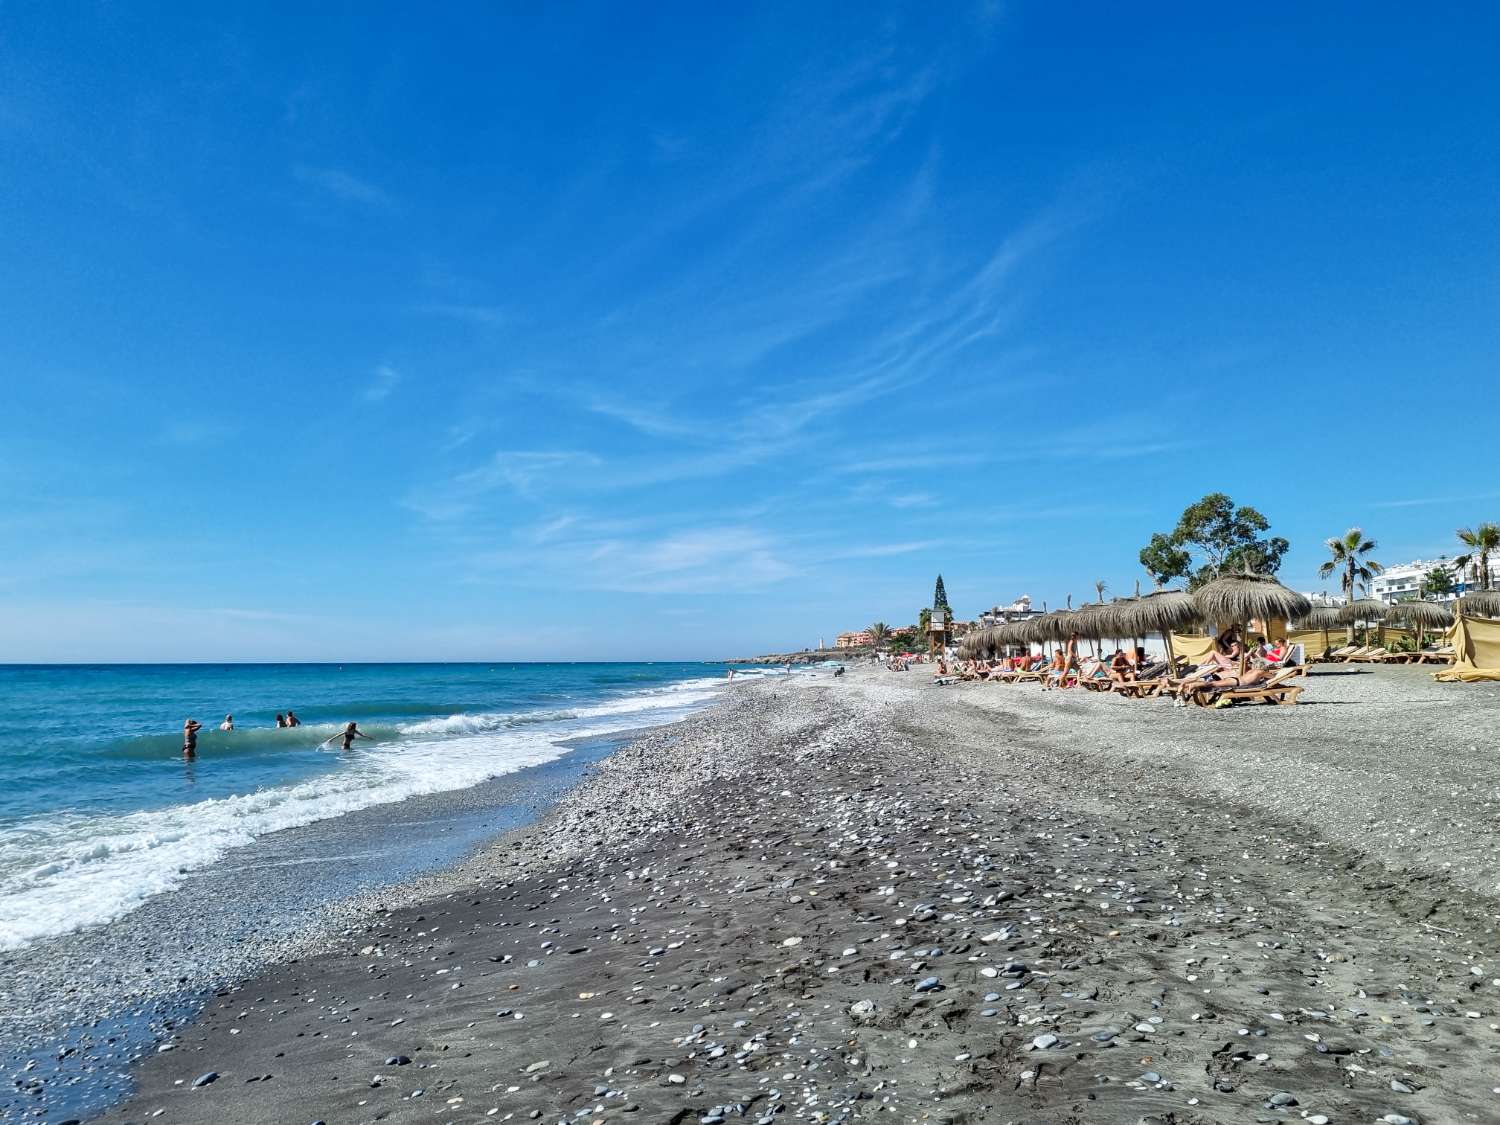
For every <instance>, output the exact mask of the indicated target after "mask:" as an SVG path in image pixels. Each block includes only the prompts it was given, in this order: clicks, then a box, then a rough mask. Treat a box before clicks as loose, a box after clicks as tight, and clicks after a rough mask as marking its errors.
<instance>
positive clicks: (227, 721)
mask: <svg viewBox="0 0 1500 1125" xmlns="http://www.w3.org/2000/svg"><path fill="white" fill-rule="evenodd" d="M219 729H220V730H233V729H234V716H233V715H225V716H224V721H223V722H222V723H220V724H219Z"/></svg>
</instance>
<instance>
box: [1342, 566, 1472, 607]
mask: <svg viewBox="0 0 1500 1125" xmlns="http://www.w3.org/2000/svg"><path fill="white" fill-rule="evenodd" d="M1439 567H1441V568H1442V569H1444V570H1446V571H1447V572H1448V573H1449V574H1450V575H1452V577H1453V591H1454V592H1453V593H1451V594H1445V595H1443V597H1442V598H1441V600H1442V601H1447V602H1451V601H1452V600H1453V599H1454V598H1456V597H1458V596H1459V595H1460V594H1462V593H1463V592H1464V591H1465V590H1466V589H1467V588H1468V586H1469V584H1470V583H1471V582H1473V580H1474V569H1473V567H1472V566H1469V567H1465V568H1464V572H1463V573H1462V574H1457V573H1455V572H1454V568H1453V560H1452V559H1418V560H1417V561H1415V562H1409V563H1406V564H1404V565H1402V566H1388V567H1386V568H1385V570H1384V571H1383V572H1381V573H1380V574H1377V575H1376V576H1375V578H1374V580H1373V581H1371V583H1370V597H1372V598H1376V599H1378V600H1380V601H1383V602H1385V603H1387V604H1390V603H1393V602H1400V601H1408V600H1411V599H1413V598H1420V597H1422V583H1423V581H1424V580H1425V579H1426V578H1427V572H1428V571H1429V570H1436V569H1438V568H1439ZM1497 587H1500V558H1492V559H1490V588H1491V589H1495V588H1497Z"/></svg>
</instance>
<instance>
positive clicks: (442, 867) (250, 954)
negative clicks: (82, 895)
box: [0, 724, 670, 1121]
mask: <svg viewBox="0 0 1500 1125" xmlns="http://www.w3.org/2000/svg"><path fill="white" fill-rule="evenodd" d="M669 725H670V724H669ZM651 729H654V728H627V729H624V730H621V731H618V732H614V733H611V734H590V735H583V736H577V737H571V738H561V739H558V740H557V742H556V745H557V746H558V747H559V748H560V749H561V750H562V752H561V753H560V754H559V756H558V757H556V758H554V759H551V760H549V761H546V762H542V763H540V764H537V765H533V766H526V767H523V768H521V769H519V770H516V771H514V772H512V773H508V774H502V775H499V776H497V777H494V778H491V779H489V780H487V781H485V782H482V783H480V784H478V785H474V786H469V787H467V788H463V789H456V790H445V791H440V792H436V793H430V794H421V795H415V796H412V797H407V798H404V799H403V800H400V801H396V802H391V803H388V804H381V805H371V806H367V807H365V808H361V809H357V810H354V811H351V812H348V813H344V814H342V815H340V816H336V817H331V818H328V819H324V820H319V821H314V822H311V823H309V824H305V825H300V826H297V827H293V828H286V829H281V830H278V831H276V832H272V833H269V834H267V835H264V836H261V837H259V838H257V839H256V840H255V842H254V843H253V844H252V845H249V846H248V847H246V848H242V849H238V850H237V851H235V852H232V853H230V854H229V855H227V856H226V857H224V858H223V859H222V860H220V861H218V862H217V863H215V864H212V865H209V866H208V867H205V868H201V869H198V870H196V871H193V872H191V873H189V874H188V875H187V876H186V878H185V879H184V881H183V883H182V884H181V885H179V886H177V887H174V888H172V889H170V890H168V891H165V892H163V893H161V894H159V895H157V896H154V897H153V898H151V899H148V900H147V901H146V902H145V903H143V904H142V905H141V906H139V907H137V908H136V909H135V910H133V911H131V912H129V913H128V914H126V915H124V916H122V917H120V918H116V919H114V920H112V921H110V922H106V923H102V924H99V925H95V926H90V927H86V928H84V929H82V930H79V931H74V932H71V933H66V934H61V935H56V936H54V937H49V938H45V939H40V940H38V941H35V942H33V943H31V944H30V945H28V946H26V947H24V948H22V949H19V950H13V951H8V952H6V953H4V954H0V984H3V988H0V995H3V998H4V1000H5V1001H6V1003H5V1005H4V1008H5V1010H4V1012H3V1014H0V1045H3V1050H0V1057H3V1059H4V1061H5V1063H6V1066H7V1070H8V1071H9V1072H10V1073H11V1074H12V1075H13V1076H14V1079H15V1081H14V1083H13V1084H12V1085H11V1087H10V1089H9V1090H7V1091H5V1092H4V1093H0V1116H5V1115H8V1114H15V1115H16V1116H17V1118H18V1119H21V1118H29V1119H33V1120H45V1121H53V1120H57V1121H61V1120H67V1119H73V1118H88V1117H90V1116H94V1115H97V1114H99V1113H102V1112H104V1111H106V1110H107V1109H108V1108H110V1107H111V1106H113V1105H115V1104H117V1103H119V1102H120V1101H121V1100H123V1099H124V1098H125V1097H128V1096H129V1089H130V1088H131V1085H132V1083H131V1074H132V1071H133V1068H134V1067H135V1066H136V1065H137V1064H138V1063H139V1062H140V1060H141V1059H143V1058H145V1057H147V1055H148V1054H149V1053H150V1052H151V1051H153V1050H155V1049H156V1048H157V1045H158V1043H160V1042H162V1041H165V1040H167V1039H168V1038H169V1036H170V1034H171V1032H172V1031H173V1029H175V1028H178V1027H182V1026H187V1025H190V1024H191V1022H192V1020H193V1019H194V1018H195V1017H196V1016H197V1015H198V1014H199V1013H200V1012H201V1011H202V1010H203V1008H204V1007H205V1006H206V1005H207V1004H208V1003H209V1002H210V1001H211V1000H212V999H213V997H214V995H215V993H216V992H221V991H222V990H223V989H225V988H228V987H232V986H233V985H235V984H236V983H238V982H240V981H243V980H245V979H249V978H252V977H253V976H254V975H255V974H257V973H259V972H263V971H266V970H267V969H268V968H270V967H272V966H274V965H276V964H279V963H283V962H287V961H295V960H296V959H298V958H299V957H302V956H307V955H309V954H313V953H316V952H318V951H320V950H321V949H323V948H326V947H327V946H329V945H331V944H332V943H333V942H335V941H336V939H337V937H338V934H339V932H340V930H341V929H342V928H344V927H345V926H346V925H347V924H348V923H349V921H350V920H351V919H354V918H359V917H363V916H365V915H366V914H368V913H369V912H370V911H371V910H372V909H376V908H378V907H380V906H383V905H386V904H391V905H400V904H404V903H408V902H412V901H417V900H420V898H421V897H423V896H424V895H425V894H427V893H429V889H430V887H431V885H432V884H433V882H434V881H435V880H441V878H442V877H443V875H444V874H445V873H446V872H447V871H449V870H451V869H452V868H454V867H455V866H457V865H459V864H461V863H463V862H464V860H465V859H466V858H468V857H470V856H471V855H473V854H476V853H477V852H479V851H481V850H482V849H484V848H485V847H486V846H487V845H488V843H489V842H490V841H492V840H494V839H495V838H497V837H499V836H501V835H503V834H505V833H507V832H510V831H513V830H515V829H517V828H518V827H520V826H523V825H525V824H527V823H529V822H530V821H533V820H535V819H536V818H538V817H539V816H541V815H543V814H544V813H545V811H546V809H547V808H548V807H550V805H551V804H552V803H553V802H554V801H555V800H556V799H557V797H558V795H559V794H560V793H562V792H564V791H566V789H568V788H569V787H571V786H572V785H575V784H577V783H578V781H579V780H580V779H581V778H583V777H586V776H587V775H588V773H589V771H590V770H592V769H594V768H595V767H596V765H597V763H598V762H599V761H600V760H601V759H603V758H605V757H607V756H608V755H609V754H611V753H613V752H614V751H615V750H617V749H618V748H619V747H620V746H622V745H624V744H625V743H626V742H628V741H629V740H630V739H631V738H633V737H635V736H636V735H637V734H638V733H641V732H643V731H646V730H651ZM60 980H61V981H66V982H67V984H66V986H65V987H64V988H61V989H59V988H58V987H57V982H58V981H60ZM28 1064H29V1065H28Z"/></svg>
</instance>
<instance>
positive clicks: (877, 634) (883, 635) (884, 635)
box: [869, 621, 891, 648]
mask: <svg viewBox="0 0 1500 1125" xmlns="http://www.w3.org/2000/svg"><path fill="white" fill-rule="evenodd" d="M869 634H870V643H872V644H873V645H874V646H875V647H876V648H879V647H880V646H881V645H883V644H885V642H886V641H888V640H889V639H890V636H891V627H890V626H889V625H887V624H886V623H885V622H884V621H877V622H875V624H873V625H871V626H870V628H869Z"/></svg>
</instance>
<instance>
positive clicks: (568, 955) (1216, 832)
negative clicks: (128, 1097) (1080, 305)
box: [109, 669, 1500, 1125]
mask: <svg viewBox="0 0 1500 1125" xmlns="http://www.w3.org/2000/svg"><path fill="white" fill-rule="evenodd" d="M925 681H926V677H924V676H921V675H919V674H918V673H910V674H906V675H899V674H892V673H886V672H883V671H875V670H864V671H859V672H856V673H854V674H851V675H849V676H846V677H844V678H842V679H839V680H833V679H832V678H829V677H818V678H813V677H808V678H804V679H800V680H799V679H798V678H795V677H794V678H791V679H783V680H776V681H761V682H757V683H747V684H744V685H741V686H738V687H737V688H736V690H735V691H734V692H733V693H732V694H731V696H730V698H728V699H727V700H726V701H725V702H724V703H722V704H720V705H718V706H716V707H715V708H714V709H712V710H711V711H709V712H707V713H705V714H704V715H701V716H698V717H696V718H694V719H690V720H688V721H687V722H685V723H683V724H681V725H679V726H677V727H673V728H668V729H666V730H664V731H658V732H655V733H653V734H652V735H650V736H648V737H646V738H644V739H642V740H640V741H639V742H637V743H635V744H633V745H632V746H631V747H629V748H627V749H625V750H623V751H621V752H619V753H617V754H616V755H614V756H613V757H612V758H610V759H608V760H607V761H606V762H605V763H603V764H602V766H601V767H600V769H599V770H598V771H597V772H596V773H595V774H594V775H593V776H591V777H590V778H589V779H588V780H586V781H585V782H583V783H582V784H581V785H579V786H578V787H576V788H575V789H573V790H572V791H570V792H569V793H568V794H567V795H566V796H565V797H564V798H563V799H562V801H561V803H560V804H559V805H558V806H557V808H556V809H555V810H554V811H553V812H551V813H550V814H548V815H547V816H546V817H544V818H543V819H542V820H541V821H540V822H539V823H538V824H537V825H535V826H534V827H532V828H530V829H526V830H523V831H522V832H520V833H518V834H513V835H510V836H507V837H503V838H502V839H501V840H499V841H498V842H497V843H496V845H495V846H494V847H492V848H491V849H489V850H487V851H486V852H484V853H483V854H481V855H480V856H478V857H477V858H475V859H473V860H471V861H470V862H468V863H466V864H464V865H463V866H461V867H460V868H458V869H457V870H455V871H454V872H453V873H451V875H449V876H448V877H447V878H446V879H445V880H444V881H443V882H442V883H441V884H434V885H432V886H430V887H429V888H428V892H427V896H426V897H425V899H424V900H423V901H421V902H419V903H417V904H415V905H411V906H403V907H400V908H398V909H393V910H391V911H389V912H385V913H378V914H375V915H372V916H370V917H368V918H367V919H366V920H365V921H364V922H363V923H362V924H360V925H358V926H356V927H355V928H354V930H353V932H351V933H350V934H349V935H348V937H347V938H346V939H345V940H344V941H343V942H341V943H340V944H339V946H338V948H336V949H334V950H332V951H329V952H326V953H322V954H318V955H315V956H311V957H307V958H304V959H303V960H301V961H300V962H298V963H295V964H289V965H284V966H281V967H278V968H275V969H273V970H270V971H269V972H267V973H265V974H263V975H262V976H260V977H259V978H258V979H254V980H251V981H250V982H248V983H246V984H244V985H243V986H241V987H239V988H236V989H232V990H226V991H225V993H224V995H222V996H220V997H218V998H216V1000H215V1001H214V1002H213V1003H212V1004H211V1005H210V1007H209V1009H208V1010H207V1012H206V1013H205V1014H204V1016H203V1017H202V1018H201V1019H200V1020H199V1021H197V1022H196V1023H195V1024H193V1025H191V1026H189V1027H187V1028H185V1029H181V1030H180V1031H179V1032H178V1033H177V1034H176V1036H175V1038H174V1039H173V1041H172V1044H171V1046H172V1049H171V1050H169V1051H167V1052H164V1053H161V1054H158V1055H156V1056H154V1057H153V1058H151V1059H150V1060H149V1061H148V1062H147V1063H146V1064H145V1065H144V1067H142V1068H141V1070H140V1072H139V1081H140V1092H139V1093H138V1095H137V1096H136V1097H135V1098H134V1099H133V1100H132V1101H130V1102H129V1103H128V1104H127V1105H125V1106H124V1107H122V1108H121V1109H119V1110H117V1111H116V1112H114V1113H112V1114H111V1115H110V1116H109V1120H111V1121H117V1122H118V1121H135V1122H142V1121H150V1120H161V1121H201V1122H291V1123H297V1122H301V1123H304V1125H306V1123H310V1122H314V1121H324V1122H328V1123H329V1125H335V1123H344V1122H370V1121H440V1122H478V1121H486V1120H490V1121H510V1120H540V1121H546V1122H598V1121H611V1120H625V1121H643V1122H702V1123H705V1125H714V1123H717V1122H721V1121H729V1122H735V1121H740V1120H748V1121H757V1122H771V1121H775V1120H778V1119H785V1120H795V1121H822V1122H832V1121H846V1120H856V1119H864V1118H879V1119H881V1120H888V1121H934V1122H937V1121H948V1122H969V1121H993V1122H1029V1123H1034V1125H1040V1123H1042V1122H1049V1123H1053V1125H1062V1123H1068V1122H1174V1123H1178V1125H1187V1123H1199V1122H1221V1123H1226V1125H1228V1123H1239V1122H1254V1121H1265V1122H1272V1121H1288V1122H1294V1121H1307V1122H1311V1123H1314V1125H1316V1123H1318V1122H1323V1121H1332V1122H1381V1121H1384V1122H1393V1123H1399V1122H1403V1121H1408V1120H1410V1121H1420V1122H1427V1123H1429V1125H1431V1123H1437V1122H1457V1121H1479V1122H1494V1121H1500V1051H1497V1048H1500V1030H1497V1029H1500V956H1497V954H1500V950H1497V946H1496V923H1497V911H1500V899H1497V897H1496V894H1497V886H1500V849H1497V847H1496V843H1497V839H1496V835H1497V833H1496V827H1495V812H1496V801H1497V798H1500V753H1497V747H1496V745H1495V741H1496V738H1495V732H1496V729H1497V727H1496V723H1495V715H1496V708H1497V704H1500V691H1497V690H1496V689H1495V688H1494V687H1490V686H1464V685H1452V686H1449V685H1435V684H1433V683H1432V682H1431V681H1430V680H1429V679H1427V678H1426V677H1425V676H1423V675H1422V674H1421V673H1420V671H1418V670H1406V669H1381V670H1378V671H1373V672H1369V673H1365V674H1356V675H1330V676H1320V677H1318V678H1316V679H1315V680H1313V682H1312V684H1311V686H1310V687H1309V690H1308V692H1307V694H1306V695H1305V696H1304V698H1305V699H1306V700H1307V701H1308V702H1307V703H1306V704H1305V705H1303V706H1300V707H1297V708H1271V707H1259V708H1237V709H1234V710H1233V711H1230V712H1205V711H1199V710H1193V711H1186V712H1184V711H1175V710H1173V709H1171V708H1170V707H1168V706H1167V705H1166V704H1165V703H1163V702H1159V701H1145V702H1140V701H1127V700H1121V699H1117V698H1112V697H1103V696H1094V695H1087V694H1081V693H1048V694H1044V693H1041V692H1039V691H1037V690H1036V689H1035V688H1028V687H1007V686H1000V685H960V686H958V687H954V688H946V689H943V688H935V687H933V686H931V685H930V684H928V683H926V682H925Z"/></svg>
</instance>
